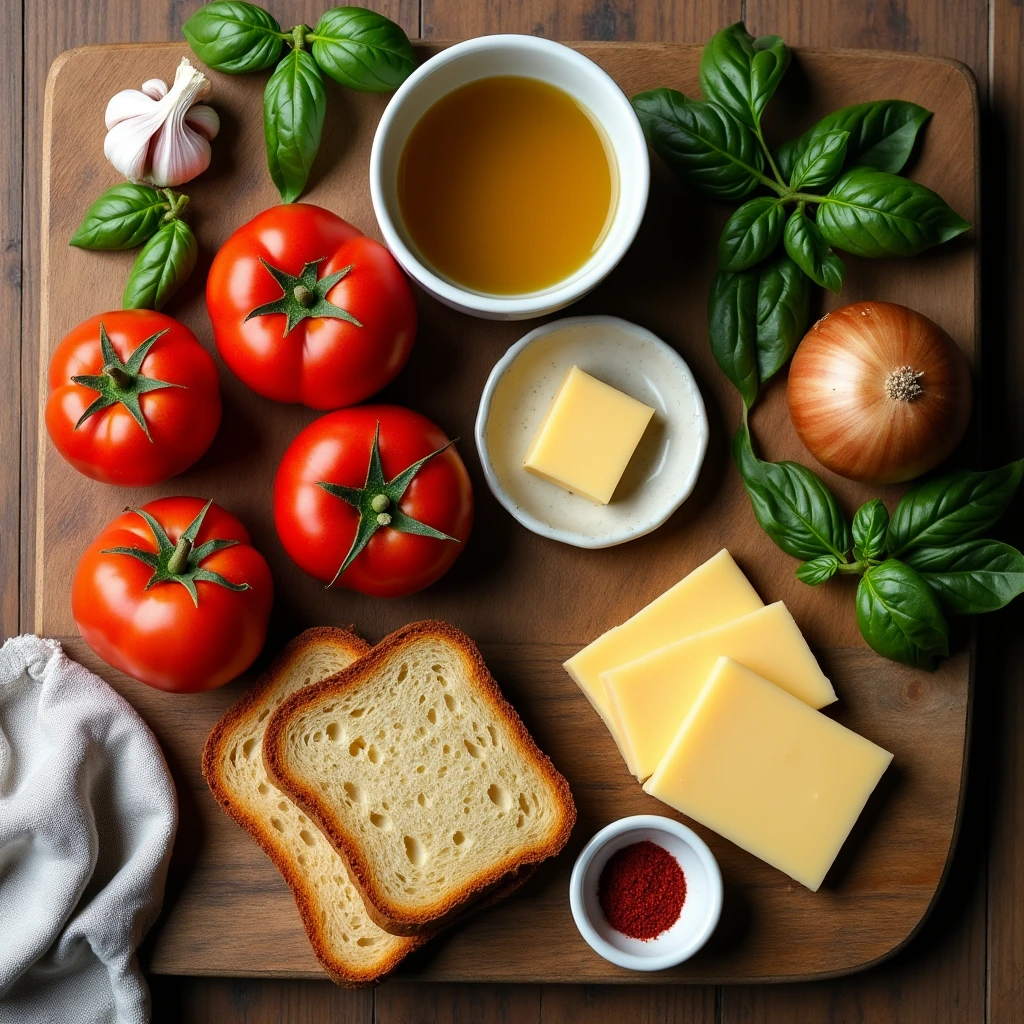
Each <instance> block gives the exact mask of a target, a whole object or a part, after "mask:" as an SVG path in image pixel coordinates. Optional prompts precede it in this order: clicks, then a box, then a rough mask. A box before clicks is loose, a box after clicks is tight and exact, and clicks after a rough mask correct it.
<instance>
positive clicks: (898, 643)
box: [856, 559, 949, 669]
mask: <svg viewBox="0 0 1024 1024" xmlns="http://www.w3.org/2000/svg"><path fill="white" fill-rule="evenodd" d="M856 610H857V625H858V626H860V632H861V636H863V637H864V639H865V640H866V641H867V642H868V644H870V646H871V647H872V648H874V650H876V651H877V652H878V653H879V654H881V655H883V656H884V657H886V658H892V659H893V661H901V662H903V663H904V664H906V665H914V666H915V667H917V668H927V669H932V668H934V667H935V659H936V658H937V657H939V656H945V655H947V654H949V627H948V626H947V625H946V620H945V619H944V618H943V617H942V609H941V608H940V607H939V602H938V601H937V600H936V598H935V595H934V594H933V593H932V589H931V587H929V586H928V584H927V583H925V581H924V580H923V579H922V578H921V577H920V576H919V575H918V574H917V573H916V572H915V571H914V570H913V569H911V568H910V566H909V565H906V564H904V563H903V562H899V561H896V560H895V559H890V560H889V561H887V562H883V563H882V564H881V565H876V566H875V567H874V568H873V569H869V570H868V571H867V572H866V573H865V574H864V575H863V576H862V577H861V580H860V584H859V585H858V587H857V601H856Z"/></svg>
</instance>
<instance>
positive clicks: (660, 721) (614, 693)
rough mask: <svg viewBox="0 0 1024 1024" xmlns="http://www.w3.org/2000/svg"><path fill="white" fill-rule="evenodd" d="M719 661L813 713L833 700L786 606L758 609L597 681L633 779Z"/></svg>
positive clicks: (664, 745) (642, 775)
mask: <svg viewBox="0 0 1024 1024" xmlns="http://www.w3.org/2000/svg"><path fill="white" fill-rule="evenodd" d="M722 655H725V656H727V657H729V658H733V659H735V660H736V661H738V662H740V664H742V665H746V666H747V668H749V669H752V670H753V671H755V672H757V673H759V674H760V675H762V676H764V677H765V678H766V679H768V680H770V681H771V682H773V683H775V684H776V685H778V686H781V687H782V688H783V689H784V690H788V691H789V692H790V693H791V694H793V696H794V697H798V698H799V699H800V700H802V701H804V703H806V704H809V705H810V706H811V707H812V708H820V707H824V706H825V705H826V704H831V703H832V701H834V700H835V699H836V694H835V690H833V689H832V684H831V683H830V682H829V681H828V679H826V678H825V676H824V674H823V673H822V671H821V669H820V668H819V667H818V663H817V661H815V659H814V655H813V654H812V653H811V650H810V648H809V647H808V646H807V641H805V640H804V638H803V636H802V634H801V633H800V628H799V627H798V626H797V624H796V623H795V622H794V621H793V616H792V615H790V614H789V611H788V609H787V608H786V606H785V605H784V604H783V603H782V602H781V601H777V602H776V603H775V604H770V605H768V606H767V607H764V608H759V609H758V610H757V611H754V612H751V613H750V614H749V615H745V616H743V618H740V619H734V620H733V621H732V622H727V623H726V624H725V625H723V626H718V627H717V628H715V629H709V630H706V631H705V632H703V633H698V634H697V635H696V636H691V637H688V638H687V639H685V640H680V641H678V642H677V643H674V644H670V645H669V646H668V647H663V648H661V649H660V650H658V651H655V652H654V653H653V654H648V655H647V656H645V657H643V658H639V659H637V660H636V661H631V662H630V663H629V664H627V665H622V666H620V667H619V668H614V669H611V670H609V671H607V672H604V673H603V674H602V676H601V682H602V684H603V686H604V691H605V697H606V699H607V701H608V709H609V712H610V714H611V717H612V720H613V721H614V723H615V729H614V732H615V735H616V736H617V737H618V743H619V749H620V750H622V751H623V756H624V757H625V759H626V763H627V764H628V765H629V766H630V770H631V771H632V772H633V774H634V775H636V777H637V778H638V779H646V778H647V776H648V775H650V774H651V772H653V771H654V769H655V768H656V767H657V766H658V762H659V761H660V760H661V759H662V757H663V756H664V755H665V751H666V750H668V746H669V744H670V743H671V742H672V738H673V737H674V736H675V734H676V732H677V731H678V729H679V725H680V723H681V722H682V721H683V719H684V718H685V717H686V716H687V714H688V713H689V711H690V708H691V707H693V702H694V701H695V700H696V699H697V695H698V694H699V693H700V691H701V687H702V686H703V685H704V683H705V681H706V680H707V678H708V675H710V673H711V670H712V669H713V668H714V667H715V662H716V661H717V660H718V659H719V658H720V657H721V656H722Z"/></svg>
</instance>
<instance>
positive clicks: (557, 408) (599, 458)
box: [523, 366, 654, 505]
mask: <svg viewBox="0 0 1024 1024" xmlns="http://www.w3.org/2000/svg"><path fill="white" fill-rule="evenodd" d="M653 415H654V410H653V409H652V408H651V407H650V406H649V405H644V403H643V402H638V401H637V400H636V399H635V398H631V397H630V396H629V395H625V394H623V393H622V392H621V391H617V390H616V389H615V388H613V387H611V386H610V385H608V384H605V383H604V382H603V381H599V380H598V379H597V378H596V377H591V376H590V374H589V373H584V372H583V370H581V369H580V368H579V367H578V366H573V367H571V368H570V370H569V372H568V373H567V374H566V375H565V379H564V380H563V381H562V385H561V387H560V388H559V389H558V393H557V394H556V395H555V398H554V401H553V402H552V403H551V408H550V409H548V413H547V415H546V416H545V417H544V421H543V422H542V423H541V425H540V429H539V430H538V431H537V436H536V437H535V438H534V439H533V444H532V445H530V450H529V451H528V452H527V453H526V460H525V461H524V463H523V465H524V466H525V467H526V468H527V469H528V470H529V471H530V472H531V473H534V474H535V475H537V476H540V477H543V478H544V479H545V480H549V481H550V482H551V483H553V484H557V485H558V486H559V487H564V488H565V489H566V490H567V491H572V493H573V494H579V495H580V496H582V497H584V498H588V499H589V500H590V501H592V502H594V503H595V504H596V505H607V504H608V502H609V501H611V499H612V494H614V492H615V488H616V487H617V486H618V485H619V480H620V479H621V478H622V474H623V472H624V471H625V469H626V465H627V463H628V462H629V460H630V459H631V458H632V457H633V452H634V451H635V450H636V446H637V445H638V444H639V443H640V438H641V437H643V433H644V431H645V430H646V429H647V424H648V423H650V422H651V417H652V416H653Z"/></svg>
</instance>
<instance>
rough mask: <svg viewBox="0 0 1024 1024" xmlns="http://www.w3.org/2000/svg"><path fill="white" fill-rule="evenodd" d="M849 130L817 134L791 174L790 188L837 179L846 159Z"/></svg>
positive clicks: (815, 185)
mask: <svg viewBox="0 0 1024 1024" xmlns="http://www.w3.org/2000/svg"><path fill="white" fill-rule="evenodd" d="M849 138H850V133H849V132H842V131H834V132H822V133H821V134H820V135H815V136H814V138H812V139H811V140H810V142H809V143H808V144H807V148H806V149H805V150H804V151H803V153H801V154H800V156H799V158H798V159H797V161H796V164H795V165H794V166H793V171H792V173H791V175H790V179H789V185H790V188H794V189H804V188H818V187H820V186H821V185H827V184H828V183H829V182H830V181H835V179H836V178H838V177H839V172H840V171H841V170H842V169H843V161H844V160H845V159H846V143H847V140H848V139H849Z"/></svg>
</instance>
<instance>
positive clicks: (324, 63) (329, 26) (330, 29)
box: [311, 7, 416, 92]
mask: <svg viewBox="0 0 1024 1024" xmlns="http://www.w3.org/2000/svg"><path fill="white" fill-rule="evenodd" d="M311 38H312V41H313V59H314V60H315V61H316V62H317V64H319V65H320V68H321V70H322V71H323V72H324V74H326V75H330V77H331V78H333V79H334V80H335V81H336V82H339V83H340V84H341V85H345V86H348V88H349V89H356V90H358V91H359V92H390V91H391V90H392V89H397V88H398V87H399V86H400V85H401V84H402V83H403V82H404V81H405V80H406V79H407V78H408V77H409V76H410V75H411V74H412V73H413V71H414V70H415V69H416V54H415V53H414V52H413V48H412V43H410V42H409V37H408V36H407V35H406V34H405V33H404V32H403V31H402V30H401V29H400V28H399V27H398V26H397V25H396V24H395V23H394V22H393V21H389V20H388V19H387V18H385V17H384V15H383V14H378V13H377V12H376V11H368V10H366V8H364V7H335V8H333V9H332V10H329V11H328V12H327V13H326V14H325V15H324V16H323V17H322V18H321V19H320V20H319V21H318V22H317V26H316V28H315V29H313V35H312V37H311Z"/></svg>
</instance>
